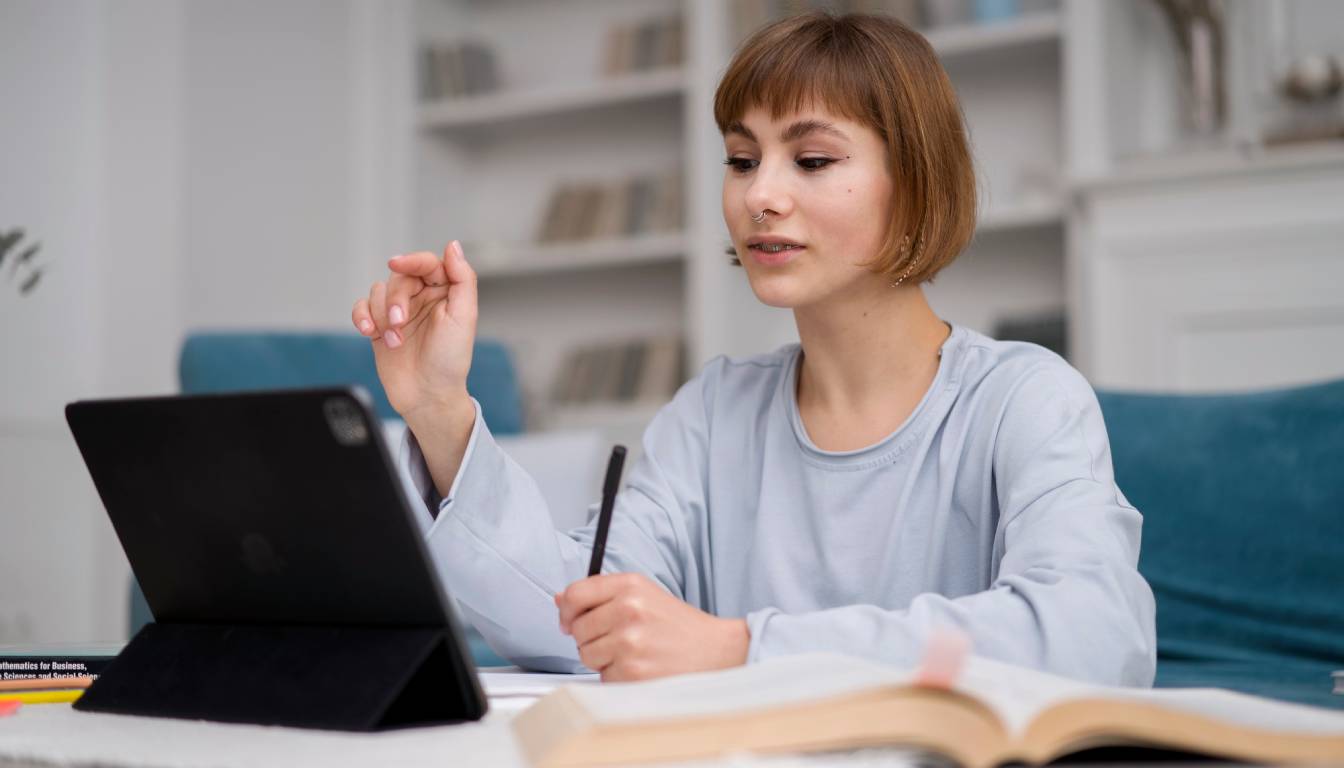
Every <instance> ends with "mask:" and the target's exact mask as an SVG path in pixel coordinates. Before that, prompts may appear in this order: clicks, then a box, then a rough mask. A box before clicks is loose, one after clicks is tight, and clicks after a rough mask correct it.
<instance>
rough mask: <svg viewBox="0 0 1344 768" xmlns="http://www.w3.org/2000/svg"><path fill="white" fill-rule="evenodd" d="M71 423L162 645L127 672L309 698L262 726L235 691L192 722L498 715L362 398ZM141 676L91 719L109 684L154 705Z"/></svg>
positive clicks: (191, 402) (147, 404) (230, 403)
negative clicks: (275, 682)
mask: <svg viewBox="0 0 1344 768" xmlns="http://www.w3.org/2000/svg"><path fill="white" fill-rule="evenodd" d="M66 420H67V421H68V422H69V425H70V429H71V431H72V432H73V434H74V437H75V441H76V443H77V444H78V446H79V450H80V452H81V454H82V455H83V457H84V462H85V464H86V465H87V466H88V469H89V473H90V474H91V475H92V477H93V482H94V485H95V486H96V487H97V489H98V494H99V495H100V496H101V498H102V501H103V504H104V506H105V507H106V509H107V513H108V516H109V517H110V518H111V521H112V525H113V527H114V528H115V529H116V533H117V536H118V537H119V538H120V540H121V544H122V547H123V548H124V549H125V551H126V556H127V558H128V560H129V561H130V564H131V569H132V570H133V571H134V572H135V576H136V578H137V579H138V580H139V582H140V585H141V587H142V588H143V590H144V593H145V598H146V599H147V600H148V602H149V606H150V609H151V610H152V612H153V614H154V617H155V624H152V625H150V626H149V627H146V630H148V632H147V633H142V635H144V634H148V636H149V639H148V640H143V641H142V638H141V636H137V637H136V638H135V639H133V640H132V643H131V645H130V646H128V648H127V650H126V652H124V653H123V656H128V657H130V656H135V655H136V654H138V655H140V656H141V657H142V658H141V661H139V662H138V663H136V666H138V667H142V666H144V665H145V664H149V663H151V662H150V661H149V660H150V659H151V658H152V657H155V656H157V657H159V662H158V663H161V662H162V660H163V659H162V657H163V656H164V655H165V654H167V655H170V656H172V657H173V658H175V659H179V663H180V664H183V665H185V666H184V669H183V670H179V673H185V674H187V675H188V676H189V677H190V676H192V675H195V676H196V677H199V678H201V679H194V678H193V680H194V682H193V684H194V685H197V686H205V687H209V686H215V687H219V686H224V687H226V688H227V687H229V686H230V685H231V683H230V682H229V681H230V680H231V679H233V677H235V676H237V675H243V676H246V677H248V678H250V679H249V685H250V687H251V688H252V692H253V694H255V693H257V691H256V689H255V686H256V685H258V684H260V685H263V686H265V685H269V684H268V683H267V682H266V680H267V676H274V675H280V676H281V677H282V678H284V680H285V681H286V682H285V685H286V686H287V689H286V690H284V691H280V692H279V693H280V695H281V696H282V697H283V696H289V697H291V698H294V699H296V702H295V703H292V704H283V703H282V704H281V705H280V710H281V711H276V712H272V713H270V714H265V715H262V716H258V715H255V714H253V713H252V712H251V711H250V710H252V709H255V708H256V705H254V704H249V703H247V702H246V701H240V700H236V699H239V698H240V697H242V696H243V694H244V692H243V691H237V692H235V693H232V694H230V693H229V692H227V691H221V692H218V693H219V696H218V697H217V698H219V699H220V701H218V702H215V703H214V704H207V706H206V709H207V710H210V711H206V712H204V713H202V712H200V711H195V712H192V713H188V714H186V715H183V716H194V717H205V718H206V719H224V720H235V721H238V720H242V721H247V722H267V723H273V724H291V725H312V726H315V727H335V728H343V729H355V730H372V729H377V728H381V727H387V726H398V725H406V724H414V723H416V722H435V721H448V720H459V719H477V718H479V717H480V716H481V715H483V714H484V712H485V709H486V704H485V700H484V697H483V695H482V692H481V689H480V686H479V683H478V681H477V678H476V671H475V667H474V665H473V664H472V660H471V657H470V652H469V650H468V647H467V645H466V643H465V642H464V641H463V637H462V633H461V631H460V628H459V626H458V624H457V621H456V617H455V615H454V612H453V610H452V609H451V606H450V604H449V598H448V595H447V594H446V592H445V589H444V586H443V584H442V582H441V580H440V579H438V578H437V577H436V575H435V571H434V568H433V565H432V561H431V560H430V557H429V553H428V551H427V549H426V546H425V542H424V539H423V536H422V533H421V525H420V523H419V522H418V521H417V520H416V519H415V517H414V515H425V514H427V512H426V511H425V510H424V509H423V507H424V504H423V502H415V501H413V500H412V499H411V498H410V495H409V494H408V492H407V489H406V486H405V484H404V483H403V482H402V481H401V479H400V477H399V475H398V472H397V469H396V466H395V463H394V461H393V458H392V454H391V452H390V451H389V448H388V446H387V445H386V443H385V440H384V437H383V434H384V433H383V429H382V425H381V423H380V422H379V421H378V419H377V417H376V416H375V415H374V414H373V411H372V410H371V408H370V407H369V399H368V396H367V393H365V392H364V391H363V390H361V389H359V388H348V389H340V388H337V389H313V390H284V391H272V392H249V393H239V394H213V395H199V396H179V397H152V398H136V399H120V400H97V401H80V402H76V403H71V404H70V405H68V406H67V407H66ZM431 637H436V638H439V639H438V640H434V641H432V642H431V641H425V642H418V641H416V640H414V638H421V639H422V640H423V639H425V638H431ZM231 638H232V640H230V639H231ZM408 638H409V639H408ZM229 642H233V643H234V645H235V646H237V647H228V643H229ZM137 643H141V645H142V646H149V647H147V648H140V649H137V648H136V644H137ZM165 644H167V645H168V646H169V647H166V648H165ZM193 646H195V647H193ZM421 646H423V647H421ZM413 647H414V649H413ZM268 649H270V650H268ZM415 649H419V650H415ZM268 654H269V655H270V656H272V657H273V658H259V657H266V656H268ZM324 654H325V656H326V658H319V657H323V656H324ZM193 656H196V657H200V658H193ZM399 656H405V657H406V658H405V659H398V658H396V657H399ZM371 657H376V658H371ZM412 657H413V658H412ZM421 657H423V658H421ZM211 658H213V659H216V660H218V663H215V662H212V661H211ZM119 661H120V659H119ZM131 663H132V662H131V661H127V664H131ZM212 663H213V664H214V666H213V667H212V668H205V669H193V667H195V666H198V665H207V666H208V665H210V664H212ZM116 665H117V662H114V663H113V666H112V668H110V669H109V670H108V672H115V671H116V669H115V668H116ZM230 665H232V666H234V667H237V666H241V665H246V666H248V670H236V669H235V670H230V669H228V668H227V667H228V666H230ZM296 665H297V666H296ZM375 667H376V668H377V671H370V669H372V668H375ZM146 673H147V671H146V670H144V669H137V670H136V677H141V678H143V677H144V675H145V674H146ZM151 674H152V673H151ZM131 677H132V676H131V675H130V674H129V673H123V674H122V675H109V674H108V673H105V674H104V675H103V677H102V678H100V679H99V681H98V682H97V683H95V685H94V688H93V689H90V691H89V693H88V694H86V696H85V698H86V699H90V698H91V699H92V700H93V704H92V705H89V706H88V707H86V708H95V707H97V706H98V705H99V704H100V703H102V702H101V701H100V700H102V699H107V698H108V697H109V694H110V689H111V688H113V687H114V686H113V685H111V684H108V685H104V686H103V687H104V689H105V690H104V691H103V693H101V694H99V695H96V696H95V695H94V694H95V693H96V691H97V688H98V687H99V686H100V685H103V683H104V682H105V681H106V680H108V679H109V678H120V679H121V683H122V684H123V687H124V685H129V686H130V687H131V690H130V691H129V693H128V692H126V691H122V692H121V693H122V694H123V696H122V698H123V699H124V698H126V697H129V698H131V699H146V698H149V697H150V696H151V693H150V692H147V691H143V690H137V689H136V688H137V686H140V687H144V686H145V685H149V684H147V683H143V682H136V681H135V680H133V679H131ZM390 677H397V678H399V679H398V680H390V679H388V678H390ZM400 678H404V679H400ZM180 682H181V680H178V681H177V683H174V682H173V681H169V680H164V681H159V682H158V683H157V685H159V686H160V687H163V688H166V689H171V688H173V687H175V686H176V685H177V684H178V683H180ZM304 688H306V689H310V690H306V691H305V690H299V689H304ZM385 689H386V690H385ZM408 689H409V692H408ZM163 693H164V691H162V690H160V691H157V692H154V693H153V694H152V695H153V696H159V697H160V698H161V696H162V694H163ZM332 696H340V697H341V698H342V699H344V698H347V697H349V696H362V697H365V698H368V697H372V698H379V697H381V698H383V699H387V700H386V701H380V702H375V703H374V704H373V705H370V708H369V709H368V710H367V711H365V712H363V713H361V714H358V715H356V714H347V715H346V716H345V717H346V720H343V721H342V720H339V718H338V720H337V721H331V720H330V718H328V717H327V716H326V715H324V714H322V713H321V712H318V711H315V710H313V707H315V706H317V707H318V708H319V709H320V708H321V707H320V701H321V699H322V698H324V697H325V698H330V697H332ZM389 697H390V698H389ZM407 697H410V698H414V699H428V700H429V701H418V702H417V701H407V700H405V699H407ZM197 698H198V699H199V697H197ZM207 698H209V697H208V696H207ZM434 699H437V701H433V700H434ZM305 702H306V703H305ZM315 702H317V703H315ZM137 706H138V707H139V708H138V710H137V711H138V712H139V713H141V714H167V715H170V716H171V715H179V714H181V713H179V712H176V711H167V712H165V711H156V712H146V711H145V706H144V703H143V702H142V703H141V704H140V705H137ZM173 706H176V705H173ZM345 706H350V705H349V704H348V703H347V704H345ZM426 706H428V709H426ZM305 707H306V708H307V709H308V710H309V711H307V712H303V711H299V712H291V711H290V710H294V709H299V710H302V709H304V708H305ZM98 708H103V709H106V708H105V707H98ZM159 708H160V709H162V707H159ZM170 708H171V707H170ZM353 708H356V709H357V708H358V706H357V705H355V706H354V707H353ZM133 709H134V708H133ZM198 709H199V706H198ZM216 710H223V711H216ZM374 710H376V711H374ZM112 711H115V707H113V708H112Z"/></svg>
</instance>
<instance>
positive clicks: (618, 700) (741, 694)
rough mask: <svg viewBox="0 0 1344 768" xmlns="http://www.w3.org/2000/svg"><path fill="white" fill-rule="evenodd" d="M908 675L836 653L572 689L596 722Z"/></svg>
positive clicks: (688, 712) (781, 701) (772, 699)
mask: <svg viewBox="0 0 1344 768" xmlns="http://www.w3.org/2000/svg"><path fill="white" fill-rule="evenodd" d="M910 679H911V675H910V673H909V672H908V671H905V670H901V669H898V668H896V667H889V666H885V665H882V664H878V663H875V662H871V661H865V660H863V659H857V658H853V657H850V656H842V655H839V654H830V653H817V654H812V653H809V654H800V655H797V656H782V657H779V658H775V659H767V660H766V661H762V662H759V663H757V664H749V665H747V666H743V667H734V668H732V669H727V670H723V671H719V672H704V673H698V674H691V675H681V676H678V677H669V678H664V679H661V680H653V681H649V682H640V683H605V684H603V685H600V686H584V687H576V688H572V689H570V692H571V693H572V694H573V696H574V698H575V700H577V701H578V702H579V703H580V704H582V705H583V706H584V707H585V708H586V709H587V710H588V712H589V713H591V714H592V716H593V717H594V718H596V719H597V720H598V721H600V722H609V723H614V722H631V721H641V720H657V719H664V718H681V717H705V716H711V715H718V714H726V713H733V712H744V711H750V710H759V709H769V708H776V707H781V706H788V705H789V704H794V703H799V702H806V701H817V700H820V699H826V698H831V697H835V696H841V695H844V694H847V693H854V692H856V691H863V690H869V689H872V688H877V687H881V686H884V685H893V686H903V685H908V684H909V682H910Z"/></svg>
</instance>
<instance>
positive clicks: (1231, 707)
mask: <svg viewBox="0 0 1344 768" xmlns="http://www.w3.org/2000/svg"><path fill="white" fill-rule="evenodd" d="M1103 690H1104V691H1105V696H1106V698H1110V699H1123V700H1128V701H1141V702H1145V703H1149V704H1155V705H1157V706H1160V707H1162V708H1163V709H1168V710H1172V711H1176V712H1187V713H1189V714H1192V715H1202V716H1204V717H1207V718H1210V719H1213V720H1220V721H1222V722H1225V723H1227V724H1229V725H1234V726H1237V727H1239V728H1254V729H1259V730H1267V731H1284V732H1289V733H1295V734H1303V735H1307V734H1312V735H1320V736H1341V737H1344V712H1341V711H1338V710H1333V709H1324V708H1321V707H1309V706H1307V705H1305V704H1292V703H1289V702H1286V701H1279V700H1277V699H1266V698H1261V697H1259V696H1248V695H1247V694H1244V693H1237V692H1235V691H1225V690H1221V689H1218V688H1156V689H1153V690H1140V689H1133V688H1113V689H1103Z"/></svg>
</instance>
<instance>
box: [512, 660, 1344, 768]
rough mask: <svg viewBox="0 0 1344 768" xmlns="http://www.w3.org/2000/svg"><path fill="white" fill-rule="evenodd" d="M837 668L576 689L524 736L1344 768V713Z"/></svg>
mask: <svg viewBox="0 0 1344 768" xmlns="http://www.w3.org/2000/svg"><path fill="white" fill-rule="evenodd" d="M913 680H914V675H913V674H912V673H911V672H909V671H905V670H901V669H898V668H895V667H888V666H884V665H882V664H878V663H875V662H869V661H864V660H862V659H856V658H852V657H848V656H838V655H833V654H808V655H801V656H788V657H782V658H778V659H771V660H768V661H765V662H762V663H759V664H754V665H750V666H745V667H738V668H735V669H731V670H727V671H723V672H712V673H703V674H694V675H684V676H681V677H671V678H665V679H662V680H654V681H650V682H643V683H609V684H605V685H594V686H585V687H578V686H572V687H571V686H567V687H562V688H560V689H558V690H556V691H555V692H553V693H551V694H549V695H547V696H546V697H545V698H543V699H541V700H540V701H539V702H537V704H536V705H534V706H533V707H531V708H530V709H528V710H526V711H524V712H523V713H522V714H520V715H518V717H517V718H515V719H514V721H513V727H514V729H515V732H516V733H517V736H518V739H519V743H520V745H521V747H522V749H523V752H524V754H525V755H526V756H527V758H528V760H529V761H530V762H531V763H532V764H533V765H535V766H540V767H542V768H558V767H560V766H580V765H611V764H627V763H636V762H654V761H659V760H691V759H696V758H704V757H710V756H713V755H718V754H722V753H726V752H730V751H742V750H749V751H755V752H799V751H819V750H836V749H856V748H861V747H872V746H881V745H893V746H903V747H912V748H916V749H922V750H928V751H930V752H935V753H939V754H941V755H944V756H946V757H948V758H951V759H953V760H955V761H957V762H958V763H961V764H962V765H965V766H968V767H969V768H987V767H988V766H995V765H999V764H1001V763H1006V762H1025V763H1030V764H1041V763H1045V762H1049V761H1050V760H1053V759H1055V758H1058V757H1062V756H1064V755H1067V754H1070V753H1073V752H1078V751H1082V750H1085V749H1091V748H1095V747H1109V746H1124V747H1134V746H1138V747H1152V748H1156V749H1164V750H1176V751H1181V752H1191V753H1199V754H1206V755H1209V756H1214V757H1224V758H1232V759H1239V760H1246V761H1252V762H1270V763H1290V762H1331V763H1335V762H1344V712H1335V711H1331V710H1325V709H1317V708H1314V707H1306V706H1301V705H1297V704H1287V703H1283V702H1279V701H1274V700H1270V699H1261V698H1257V697H1254V696H1246V695H1243V694H1238V693H1233V692H1230V691H1223V690H1216V689H1203V688H1199V689H1194V688H1192V689H1164V690H1146V689H1131V688H1107V687H1102V686H1094V685H1088V684H1084V683H1078V682H1074V681H1072V680H1068V679H1065V678H1061V677H1057V676H1054V675H1049V674H1045V673H1042V672H1036V671H1033V670H1029V669H1023V668H1021V667H1015V666H1011V665H1008V664H1002V663H998V662H994V661H990V660H987V659H982V658H978V657H972V658H971V659H970V660H969V661H968V662H967V664H966V667H965V669H964V671H963V672H962V674H961V675H960V677H959V678H958V679H957V682H956V683H955V684H954V685H953V686H952V687H951V688H930V687H924V686H919V685H915V684H914V682H913Z"/></svg>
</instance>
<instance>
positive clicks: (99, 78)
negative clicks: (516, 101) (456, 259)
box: [0, 0, 395, 643]
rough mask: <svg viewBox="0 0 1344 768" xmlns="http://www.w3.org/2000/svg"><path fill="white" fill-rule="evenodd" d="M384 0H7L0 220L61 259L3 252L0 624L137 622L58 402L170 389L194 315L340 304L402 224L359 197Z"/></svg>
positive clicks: (330, 322) (43, 635)
mask: <svg viewBox="0 0 1344 768" xmlns="http://www.w3.org/2000/svg"><path fill="white" fill-rule="evenodd" d="M379 21H380V20H379V19H378V17H377V16H376V15H375V14H374V13H373V10H372V8H371V6H370V4H367V3H360V2H358V1H357V0H352V1H351V2H349V3H335V2H322V0H306V1H304V2H286V3H271V2H262V1H260V0H256V1H253V2H230V3H217V2H211V1H210V0H183V1H178V0H118V1H117V2H116V3H115V4H113V3H110V2H99V1H98V0H6V2H4V3H0V104H4V105H5V112H6V117H5V119H3V120H0V230H8V229H10V228H13V227H16V226H22V227H24V228H25V229H27V230H28V231H29V232H30V233H31V236H32V237H33V238H35V239H39V240H41V242H42V243H43V247H42V252H41V253H42V261H43V262H45V263H46V264H47V265H48V272H47V273H46V274H45V275H44V277H43V278H42V281H41V283H40V284H39V287H38V289H37V290H36V291H34V293H33V294H31V295H29V296H26V297H20V296H19V293H18V290H17V283H16V282H15V281H11V280H9V279H7V276H6V273H7V271H8V270H7V269H6V270H3V271H0V360H2V361H3V362H2V363H0V392H2V393H3V397H0V551H2V552H3V556H0V643H6V642H49V641H56V640H62V641H76V642H83V641H90V642H91V641H104V640H116V639H119V638H120V637H121V636H122V635H123V633H124V632H125V624H126V595H127V593H126V588H127V583H128V578H129V571H128V569H127V566H126V563H125V558H124V556H123V555H122V554H121V550H120V546H119V545H118V544H117V542H116V540H115V536H114V534H113V532H112V530H111V526H110V525H109V524H108V523H107V521H106V519H105V514H104V512H103V510H102V507H101V505H100V503H99V502H98V500H97V497H96V494H95V492H94V490H93V487H92V483H91V482H90V481H89V479H88V474H87V472H86V470H85V469H84V466H83V463H82V462H81V461H80V459H79V456H78V451H77V449H76V447H75V446H74V443H73V441H72V440H71V439H70V437H69V433H68V430H67V429H66V427H65V424H64V417H63V413H62V408H63V406H64V404H65V403H67V402H69V401H71V400H75V399H79V398H92V397H106V396H119V395H130V394H146V393H155V392H170V391H173V390H175V389H176V386H177V384H176V381H177V374H176V364H177V351H178V347H179V345H180V343H181V339H182V336H183V333H184V332H185V331H186V330H187V329H191V328H198V327H206V326H208V327H237V326H252V327H257V326H270V327H318V326H322V327H333V328H342V327H344V326H345V323H346V322H348V316H349V308H350V304H351V302H352V301H353V299H354V296H355V294H356V292H357V290H359V288H358V286H360V285H361V284H363V286H364V288H367V283H365V282H364V280H365V277H366V276H367V275H370V274H375V273H376V271H375V270H374V269H373V267H376V266H377V264H378V263H379V262H380V261H381V260H382V259H384V258H385V257H386V256H387V255H388V254H389V253H390V248H391V244H392V242H394V241H395V236H389V235H388V234H387V230H388V229H389V228H390V226H389V225H386V224H385V223H384V222H385V221H389V220H390V221H393V222H394V221H395V217H388V218H386V219H384V218H378V214H379V209H378V207H377V206H376V205H367V204H365V205H361V199H366V198H367V197H368V196H369V195H370V194H376V191H377V190H378V188H379V186H378V185H379V184H381V183H383V181H382V179H383V175H382V174H381V171H380V167H381V166H380V152H381V143H382V142H383V141H384V140H385V136H386V133H387V131H390V130H392V129H390V128H389V129H382V128H380V127H379V123H378V120H377V115H376V114H373V111H374V110H376V108H377V107H378V100H379V98H381V95H380V94H379V93H378V92H377V89H376V88H374V87H371V83H372V82H375V81H376V78H371V77H370V76H369V72H370V70H371V68H376V67H377V66H379V64H378V61H379V54H380V52H379V51H378V50H376V49H371V48H370V45H372V42H371V41H370V39H369V38H368V36H366V35H364V34H363V33H362V31H361V27H362V26H368V25H375V24H377V23H379ZM10 116H19V119H10ZM356 137H358V139H356ZM357 142H358V145H357ZM356 179H358V180H359V183H355V180H356ZM357 192H358V194H357ZM373 250H377V251H378V252H377V253H370V251H373ZM370 265H373V266H370Z"/></svg>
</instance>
